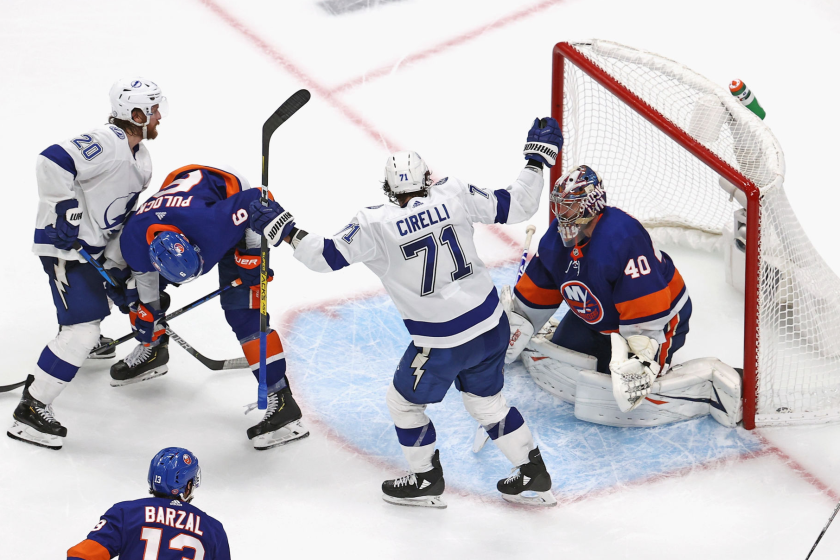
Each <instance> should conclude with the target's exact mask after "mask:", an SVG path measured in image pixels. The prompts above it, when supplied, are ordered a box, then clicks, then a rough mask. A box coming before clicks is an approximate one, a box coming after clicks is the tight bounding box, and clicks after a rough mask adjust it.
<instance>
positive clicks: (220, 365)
mask: <svg viewBox="0 0 840 560" xmlns="http://www.w3.org/2000/svg"><path fill="white" fill-rule="evenodd" d="M166 334H168V335H169V338H171V339H172V340H174V341H175V342H176V343H177V344H178V346H180V347H181V348H183V349H184V350H186V351H187V353H188V354H189V355H191V356H192V357H193V358H195V359H196V360H198V361H199V362H201V363H202V364H204V366H205V367H206V368H207V369H210V370H213V371H221V370H223V369H243V368H247V367H249V366H248V360H246V359H245V358H233V359H230V360H213V359H211V358H208V357H207V356H205V355H204V354H202V353H201V352H199V351H198V350H196V349H195V348H193V347H192V346H190V344H189V343H188V342H187V341H186V340H184V339H183V338H181V337H180V336H178V335H177V334H176V333H175V331H173V330H172V329H166Z"/></svg>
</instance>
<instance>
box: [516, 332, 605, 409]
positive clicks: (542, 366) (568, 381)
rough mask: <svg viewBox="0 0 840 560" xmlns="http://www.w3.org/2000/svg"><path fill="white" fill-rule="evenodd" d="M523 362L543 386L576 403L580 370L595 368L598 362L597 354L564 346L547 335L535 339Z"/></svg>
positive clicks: (552, 392) (524, 353)
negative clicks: (590, 354)
mask: <svg viewBox="0 0 840 560" xmlns="http://www.w3.org/2000/svg"><path fill="white" fill-rule="evenodd" d="M522 362H523V363H524V364H525V369H527V370H528V373H530V374H531V377H532V378H533V379H534V382H535V383H536V384H537V385H538V386H539V387H541V388H542V389H545V390H546V391H548V392H549V393H551V394H552V395H554V396H555V397H557V398H559V399H560V400H563V401H566V402H568V403H572V404H574V402H575V393H576V386H577V382H578V376H579V375H580V372H581V371H584V370H594V369H595V368H596V366H597V364H598V360H597V359H596V358H595V357H594V356H588V355H586V354H583V353H581V352H575V351H574V350H569V349H568V348H563V347H562V346H558V345H556V344H554V343H553V342H549V341H548V340H546V339H545V338H543V337H534V338H532V339H531V343H530V344H529V350H526V351H524V352H523V353H522Z"/></svg>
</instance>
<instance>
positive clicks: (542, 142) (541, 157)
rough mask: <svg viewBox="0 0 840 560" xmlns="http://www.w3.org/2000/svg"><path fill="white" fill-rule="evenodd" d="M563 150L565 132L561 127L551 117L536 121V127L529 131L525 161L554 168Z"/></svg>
mask: <svg viewBox="0 0 840 560" xmlns="http://www.w3.org/2000/svg"><path fill="white" fill-rule="evenodd" d="M562 148H563V132H562V131H561V130H560V125H559V124H558V123H557V121H556V120H554V119H552V118H551V117H546V118H544V119H542V121H540V119H534V125H533V126H532V127H531V130H529V131H528V140H527V142H526V143H525V150H524V151H523V152H522V153H524V154H525V159H531V160H534V161H539V162H542V163H544V164H545V165H547V166H548V167H552V166H553V165H554V164H555V162H556V161H557V155H558V154H559V153H560V150H561V149H562Z"/></svg>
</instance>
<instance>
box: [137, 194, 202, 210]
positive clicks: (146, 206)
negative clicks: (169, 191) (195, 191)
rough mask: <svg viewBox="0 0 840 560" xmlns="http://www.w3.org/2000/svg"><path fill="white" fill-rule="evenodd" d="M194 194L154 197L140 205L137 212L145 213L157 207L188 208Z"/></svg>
mask: <svg viewBox="0 0 840 560" xmlns="http://www.w3.org/2000/svg"><path fill="white" fill-rule="evenodd" d="M192 199H193V197H192V195H190V196H181V195H172V196H170V195H166V196H162V197H160V198H153V199H151V200H149V201H148V202H144V203H143V204H141V205H140V208H138V209H137V212H136V213H137V214H143V213H144V212H148V211H149V210H155V209H157V208H161V207H162V208H186V207H187V206H189V205H190V204H191V203H192Z"/></svg>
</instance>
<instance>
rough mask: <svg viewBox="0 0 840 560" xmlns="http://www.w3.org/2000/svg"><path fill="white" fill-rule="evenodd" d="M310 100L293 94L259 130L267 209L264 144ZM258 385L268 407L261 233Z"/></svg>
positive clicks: (264, 264) (265, 287) (265, 266)
mask: <svg viewBox="0 0 840 560" xmlns="http://www.w3.org/2000/svg"><path fill="white" fill-rule="evenodd" d="M310 97H311V95H310V93H309V91H307V90H305V89H301V90H298V91H296V92H295V93H293V94H292V96H291V97H289V98H288V99H287V100H286V101H284V102H283V104H282V105H280V107H278V108H277V110H276V111H274V113H272V114H271V116H270V117H268V119H267V120H266V121H265V124H263V130H262V196H261V197H260V202H261V203H262V205H263V206H268V144H269V142H271V135H272V134H274V131H275V130H277V129H278V128H279V127H280V125H281V124H283V123H284V122H286V121H287V120H289V117H291V116H292V115H294V114H295V113H297V112H298V110H299V109H300V108H301V107H303V106H304V105H306V103H307V102H308V101H309V98H310ZM260 237H261V240H260V382H259V386H258V388H257V407H258V408H259V409H260V410H265V409H266V407H268V387H267V385H266V381H265V376H266V349H267V348H268V239H266V237H265V232H260Z"/></svg>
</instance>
